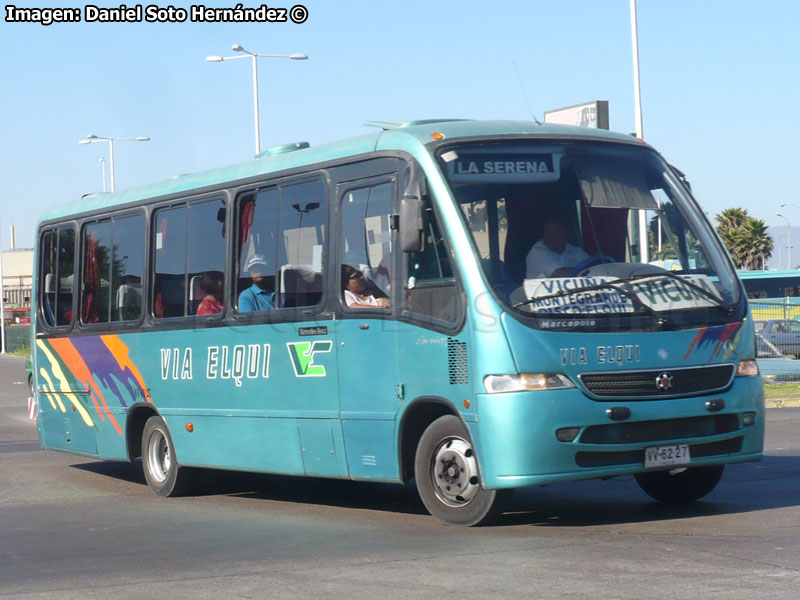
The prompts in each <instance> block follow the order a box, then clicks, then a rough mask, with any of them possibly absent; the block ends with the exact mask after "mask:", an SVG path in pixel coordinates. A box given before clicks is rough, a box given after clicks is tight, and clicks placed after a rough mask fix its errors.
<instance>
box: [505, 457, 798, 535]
mask: <svg viewBox="0 0 800 600" xmlns="http://www.w3.org/2000/svg"><path fill="white" fill-rule="evenodd" d="M798 474H800V456H774V455H771V456H765V457H764V459H763V460H762V461H761V462H757V463H745V464H739V465H728V466H727V467H726V470H725V473H724V474H723V476H722V480H721V481H720V483H719V484H718V485H717V487H716V488H715V489H714V490H713V491H712V492H711V493H710V494H709V495H708V496H706V497H705V498H702V499H700V500H698V501H696V502H693V503H691V504H685V505H669V504H663V503H661V502H657V501H656V500H653V499H652V498H650V497H649V496H648V495H647V494H645V493H644V492H643V491H642V490H641V489H640V488H639V486H638V484H637V483H636V480H635V479H634V477H633V475H625V476H621V477H615V478H613V479H610V480H607V481H600V480H596V479H592V480H587V481H576V482H570V483H563V484H554V485H552V486H547V487H538V488H524V489H521V490H517V491H516V493H515V494H514V497H513V499H512V500H511V501H510V502H509V504H508V508H507V510H506V512H505V513H504V514H503V515H502V517H501V518H500V519H499V521H498V523H497V525H500V526H512V525H535V526H549V527H585V526H595V525H613V524H625V523H641V522H648V521H665V520H675V519H691V518H697V517H707V516H713V515H730V514H737V513H748V512H754V511H759V510H768V509H773V508H784V507H791V506H798V505H800V476H798Z"/></svg>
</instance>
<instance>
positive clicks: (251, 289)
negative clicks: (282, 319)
mask: <svg viewBox="0 0 800 600" xmlns="http://www.w3.org/2000/svg"><path fill="white" fill-rule="evenodd" d="M279 196H280V193H279V191H278V190H277V189H276V188H272V189H266V190H259V191H258V192H256V193H250V192H248V193H247V194H245V195H244V196H242V197H241V200H240V202H239V269H238V283H237V287H236V298H237V303H236V308H237V310H239V312H251V311H258V310H264V311H266V310H271V309H272V308H275V271H276V261H277V258H276V257H277V251H278V247H277V232H278V198H279ZM248 264H250V265H251V268H250V269H248Z"/></svg>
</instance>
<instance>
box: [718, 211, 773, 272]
mask: <svg viewBox="0 0 800 600" xmlns="http://www.w3.org/2000/svg"><path fill="white" fill-rule="evenodd" d="M714 220H715V221H716V222H717V233H718V234H719V236H720V238H722V241H723V243H724V244H725V246H726V247H727V248H728V252H729V253H730V255H731V258H732V259H733V262H734V263H735V264H736V267H737V268H740V269H741V268H745V269H755V268H757V267H758V264H759V262H761V263H763V261H764V260H766V259H767V258H769V257H770V256H772V248H773V241H772V237H771V236H770V235H769V234H768V233H767V228H766V225H765V224H764V221H762V220H761V219H756V218H754V217H751V216H750V215H749V214H748V212H747V209H744V208H738V207H735V208H726V209H725V210H723V211H722V212H721V213H719V214H718V215H716V216H715V217H714Z"/></svg>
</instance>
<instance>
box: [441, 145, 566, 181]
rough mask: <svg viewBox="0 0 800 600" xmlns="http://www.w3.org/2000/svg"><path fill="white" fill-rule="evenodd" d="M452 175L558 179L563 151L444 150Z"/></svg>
mask: <svg viewBox="0 0 800 600" xmlns="http://www.w3.org/2000/svg"><path fill="white" fill-rule="evenodd" d="M442 158H443V159H444V160H445V162H446V164H447V172H448V175H449V178H450V179H451V180H452V181H454V182H465V183H466V182H469V183H478V182H486V183H489V182H505V183H546V182H551V181H558V179H559V176H560V160H561V155H560V154H559V153H557V152H519V153H517V152H513V153H512V152H507V151H506V152H502V153H498V152H489V151H486V152H455V151H450V152H445V153H444V154H443V155H442Z"/></svg>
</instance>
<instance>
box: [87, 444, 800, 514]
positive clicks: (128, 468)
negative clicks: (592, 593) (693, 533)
mask: <svg viewBox="0 0 800 600" xmlns="http://www.w3.org/2000/svg"><path fill="white" fill-rule="evenodd" d="M72 466H73V467H74V468H76V469H81V470H83V471H88V472H92V473H96V474H98V475H102V476H104V477H112V478H115V479H117V480H120V481H125V482H129V483H133V484H138V485H142V486H146V485H147V483H146V482H145V479H144V476H143V474H142V469H141V464H139V462H138V461H136V462H134V463H119V462H110V461H97V462H90V463H81V464H74V465H72ZM798 474H800V456H775V455H769V456H766V457H765V458H764V460H763V461H761V462H758V463H746V464H740V465H729V466H728V467H727V468H726V472H725V474H724V475H723V477H722V481H721V482H720V483H719V485H718V486H717V488H716V489H715V490H714V491H713V492H711V493H710V494H709V495H708V496H706V497H705V498H703V499H702V500H700V501H697V502H694V503H692V504H688V505H682V506H674V505H667V504H662V503H659V502H657V501H655V500H652V499H651V498H650V497H649V496H647V495H646V494H645V493H644V492H643V491H641V490H640V489H639V486H638V485H637V484H636V481H635V479H634V477H633V476H632V475H625V476H621V477H615V478H613V479H610V480H607V481H600V480H596V479H592V480H587V481H575V482H568V483H561V484H554V485H552V486H546V487H532V488H523V489H519V490H516V491H515V493H514V494H513V496H512V497H511V499H510V500H509V502H508V504H507V506H506V510H505V512H504V514H503V515H502V516H501V517H500V518H499V520H498V521H497V523H496V525H497V526H500V527H504V526H505V527H507V526H524V525H528V526H537V527H587V526H597V525H612V524H625V523H640V522H648V521H664V520H674V519H690V518H697V517H707V516H713V515H727V514H736V513H747V512H753V511H758V510H768V509H772V508H783V507H790V506H797V505H800V476H798ZM192 477H193V486H192V491H191V493H190V495H191V496H195V497H202V496H229V497H234V498H239V499H242V500H250V501H272V502H286V503H293V504H303V505H319V506H321V507H324V506H332V507H339V508H352V509H360V510H375V511H382V512H394V513H398V514H412V515H414V514H416V515H426V514H427V511H426V510H425V507H424V505H423V504H422V502H421V501H420V499H419V497H418V496H417V492H416V488H415V487H414V485H413V484H412V485H406V486H403V485H399V484H389V483H369V482H358V481H347V480H337V479H316V478H308V477H291V476H284V475H268V474H262V473H242V472H234V471H218V470H211V469H193V470H192Z"/></svg>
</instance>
